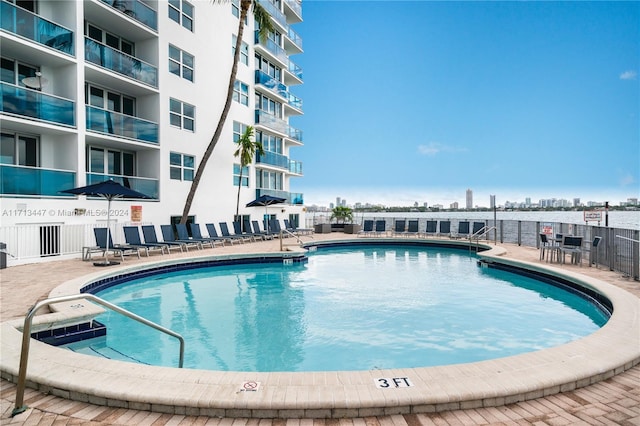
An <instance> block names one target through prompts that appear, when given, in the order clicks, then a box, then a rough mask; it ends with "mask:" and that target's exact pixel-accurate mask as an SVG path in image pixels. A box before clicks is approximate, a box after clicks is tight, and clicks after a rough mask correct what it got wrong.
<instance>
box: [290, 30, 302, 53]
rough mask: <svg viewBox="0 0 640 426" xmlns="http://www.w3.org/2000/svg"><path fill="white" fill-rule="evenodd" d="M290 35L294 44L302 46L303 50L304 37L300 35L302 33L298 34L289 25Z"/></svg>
mask: <svg viewBox="0 0 640 426" xmlns="http://www.w3.org/2000/svg"><path fill="white" fill-rule="evenodd" d="M288 36H289V39H291V41H292V42H293V44H295V45H296V46H298V47H299V48H300V50H302V37H300V35H298V33H297V32H295V31H294V30H293V28H291V27H289V34H288Z"/></svg>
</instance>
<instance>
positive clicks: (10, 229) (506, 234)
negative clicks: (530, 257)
mask: <svg viewBox="0 0 640 426" xmlns="http://www.w3.org/2000/svg"><path fill="white" fill-rule="evenodd" d="M316 219H317V220H318V223H328V222H329V221H328V218H325V217H316ZM367 219H373V220H377V219H382V220H385V221H386V229H388V230H392V229H393V227H394V224H395V221H396V220H399V219H405V218H403V217H397V218H393V217H378V218H376V217H367ZM414 220H415V219H414ZM427 220H428V219H427V218H420V219H418V227H419V228H418V229H419V230H421V231H424V230H425V229H426V223H427ZM431 220H433V219H431ZM440 220H442V219H440ZM444 220H448V221H449V222H450V223H451V233H452V234H454V235H455V234H456V233H458V228H459V224H460V222H469V223H474V222H481V223H482V224H483V225H484V226H486V227H488V228H492V227H495V231H490V232H489V233H488V234H487V235H485V236H483V239H487V240H490V241H493V240H494V239H495V240H496V241H498V242H500V243H511V244H517V245H520V246H527V247H536V248H539V247H540V233H542V232H545V233H548V234H552V235H555V234H569V235H580V236H582V237H583V238H584V241H585V248H586V249H588V250H587V256H586V257H587V261H588V262H589V264H597V265H600V266H603V267H608V268H609V269H610V270H612V271H617V272H619V273H621V274H622V275H624V276H627V277H631V278H633V279H634V280H640V261H639V258H640V254H639V253H640V247H639V245H640V243H639V240H640V231H639V230H633V229H621V228H607V227H600V226H590V225H578V224H570V223H549V222H534V221H518V220H498V221H493V220H473V219H471V220H466V219H451V220H449V219H444ZM127 224H128V223H122V224H119V223H116V224H112V226H111V234H112V236H113V237H112V238H113V242H114V243H116V244H118V243H123V242H124V232H123V230H122V227H123V226H124V225H127ZM314 224H315V223H311V224H309V223H307V224H306V225H307V227H311V228H312V227H313V225H314ZM96 226H104V225H100V224H97V225H96V224H90V225H64V224H43V225H16V226H5V227H0V242H1V243H5V244H6V248H4V249H3V252H2V253H0V255H1V256H5V255H8V259H7V260H8V262H7V264H9V265H12V264H14V265H15V264H22V263H33V262H40V261H47V260H53V259H55V258H56V257H63V256H64V257H72V256H75V255H79V254H80V253H82V250H83V247H93V246H95V245H96V244H95V237H94V235H93V228H94V227H96ZM471 229H473V228H471ZM595 237H601V238H602V240H601V242H600V244H599V245H598V246H597V247H595V248H594V247H593V246H592V242H593V240H594V238H595Z"/></svg>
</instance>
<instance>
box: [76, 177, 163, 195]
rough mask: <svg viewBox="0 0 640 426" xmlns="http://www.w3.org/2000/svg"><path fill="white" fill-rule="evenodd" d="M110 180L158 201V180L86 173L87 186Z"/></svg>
mask: <svg viewBox="0 0 640 426" xmlns="http://www.w3.org/2000/svg"><path fill="white" fill-rule="evenodd" d="M109 179H112V180H114V181H115V182H118V183H119V184H121V185H123V186H126V187H127V188H131V189H133V190H134V191H138V192H141V193H143V194H144V195H146V196H148V197H151V198H153V199H154V200H157V199H158V179H151V178H142V177H135V176H122V175H106V174H102V173H87V185H93V184H94V183H100V182H104V181H105V180H109Z"/></svg>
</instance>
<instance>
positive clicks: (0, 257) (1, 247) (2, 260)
mask: <svg viewBox="0 0 640 426" xmlns="http://www.w3.org/2000/svg"><path fill="white" fill-rule="evenodd" d="M6 267H7V245H6V244H5V243H0V269H6Z"/></svg>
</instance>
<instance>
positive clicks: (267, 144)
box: [256, 131, 282, 154]
mask: <svg viewBox="0 0 640 426" xmlns="http://www.w3.org/2000/svg"><path fill="white" fill-rule="evenodd" d="M256 142H260V143H261V144H262V149H263V150H265V151H267V152H275V153H276V154H282V138H281V137H278V136H274V135H270V134H268V133H263V132H262V131H257V132H256Z"/></svg>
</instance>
